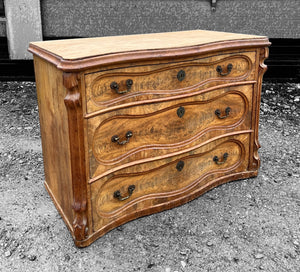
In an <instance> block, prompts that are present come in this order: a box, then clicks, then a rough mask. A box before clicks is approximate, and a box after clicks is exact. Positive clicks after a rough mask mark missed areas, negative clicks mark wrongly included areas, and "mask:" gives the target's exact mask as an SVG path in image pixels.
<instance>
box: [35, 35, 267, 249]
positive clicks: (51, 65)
mask: <svg viewBox="0 0 300 272" xmlns="http://www.w3.org/2000/svg"><path fill="white" fill-rule="evenodd" d="M201 33H202V34H203V33H204V32H201ZM201 33H200V32H198V31H195V32H193V33H190V32H189V33H182V35H186V36H184V37H185V38H186V39H187V40H185V41H180V39H178V38H177V40H178V41H177V42H175V41H174V40H173V39H175V36H176V35H178V33H177V34H176V33H175V34H172V35H169V34H166V37H164V38H162V40H164V39H165V41H166V43H164V42H162V43H158V42H157V41H154V40H153V43H152V44H151V43H150V44H149V46H147V48H146V45H145V44H143V42H142V43H141V44H139V43H138V41H139V40H140V38H141V39H142V40H143V39H144V40H143V41H144V42H145V41H146V40H147V39H148V38H150V37H151V39H152V38H153V37H158V36H155V35H154V36H151V35H150V36H147V37H148V38H145V37H146V36H145V37H144V36H143V37H140V36H136V37H135V38H133V37H127V38H125V37H123V38H120V37H115V38H111V39H104V40H103V39H99V40H101V41H102V42H104V41H106V42H107V43H106V44H105V45H104V46H103V49H96V47H95V46H96V45H97V43H98V42H99V40H98V39H96V40H95V43H94V42H93V41H91V40H83V41H82V43H81V42H80V41H74V46H73V47H72V46H71V47H70V48H69V49H68V48H66V46H67V45H69V44H72V42H71V41H68V42H53V43H45V44H43V43H36V44H31V45H30V49H29V50H30V51H31V52H33V53H34V54H35V56H34V61H35V71H36V81H37V91H38V103H39V114H40V122H41V135H42V145H43V155H44V166H45V177H46V182H45V186H46V189H47V190H48V192H49V194H50V196H51V198H52V200H53V202H54V203H55V206H56V207H57V209H58V211H59V212H60V214H61V215H62V217H63V219H64V220H65V221H66V224H67V226H68V228H69V229H70V231H71V233H72V236H73V238H74V241H75V244H76V245H77V246H79V247H83V246H87V245H89V244H90V243H92V242H93V241H95V239H97V238H99V237H100V236H102V235H104V234H105V233H106V232H107V231H109V230H111V229H113V228H115V227H117V226H119V225H121V224H123V223H125V222H128V221H129V220H133V219H135V218H138V217H140V216H144V215H147V214H151V213H154V212H159V211H162V210H165V209H170V208H172V207H175V206H178V205H181V204H184V203H186V202H188V201H190V200H192V199H194V198H195V197H197V196H199V195H201V194H202V193H204V192H206V191H207V190H210V189H211V188H213V187H215V186H217V185H220V184H222V183H224V182H228V181H232V180H237V179H241V178H248V177H253V176H256V175H257V172H258V168H259V165H260V159H259V156H258V149H259V147H260V145H259V142H258V122H259V105H260V92H261V84H262V76H263V73H264V72H265V70H266V67H265V65H264V64H263V61H264V59H265V58H266V57H267V56H268V49H267V46H268V45H269V42H268V39H267V38H266V37H253V36H252V37H246V36H243V37H241V36H239V35H237V36H235V35H233V36H234V37H233V36H232V35H231V34H228V35H224V36H222V37H221V36H220V35H221V34H216V36H215V37H212V36H211V37H208V38H207V39H205V38H204V37H200V36H201V35H202V34H201ZM205 33H206V32H205ZM198 35H200V36H199V37H198V38H196V39H194V37H196V36H198ZM209 35H213V33H210V34H209ZM162 36H163V34H162ZM159 37H161V36H160V35H159ZM168 37H169V38H168ZM172 37H173V38H172ZM132 39H133V40H134V39H135V43H136V47H131V46H132V44H133V43H132V41H133V40H132ZM181 39H182V37H181ZM220 39H221V40H220ZM223 39H224V40H223ZM117 40H118V41H122V42H124V40H127V41H128V44H127V45H126V44H123V45H122V46H123V47H122V46H121V45H120V46H119V47H118V45H117V46H116V47H115V48H114V49H112V51H111V52H110V51H109V50H111V49H107V48H108V47H106V46H110V47H112V44H114V43H115V42H116V41H117ZM167 40H168V42H167ZM88 41H89V42H91V43H92V45H91V46H90V47H88V45H87V43H88ZM200 41H202V42H201V45H199V44H198V42H200ZM160 42H161V41H160ZM80 44H81V45H80ZM155 44H156V45H158V44H160V46H162V48H156V47H155V46H156V45H155ZM52 46H54V47H53V49H52ZM139 46H141V49H140V50H139V49H138V48H139ZM176 46H177V47H176ZM178 46H181V47H178ZM144 47H145V48H144ZM79 48H80V52H79ZM118 48H119V49H120V48H123V49H124V50H129V51H124V52H118ZM143 48H144V49H143ZM63 49H64V50H66V51H65V52H64V51H63ZM49 50H50V51H49ZM106 50H108V51H106ZM131 50H132V51H131ZM59 52H61V53H59ZM82 52H85V53H84V56H83V55H81V54H83V53H82ZM95 52H97V53H95ZM104 52H106V53H105V54H104ZM57 54H63V56H64V57H66V58H70V59H64V58H62V56H59V55H57ZM94 54H100V55H97V56H95V55H94ZM101 54H103V55H101ZM79 56H82V58H80V59H76V58H77V57H79ZM72 58H74V59H72ZM229 63H232V64H233V70H232V73H229V75H226V76H222V77H221V76H220V77H219V76H218V75H216V65H221V66H222V67H223V68H222V69H223V71H224V73H227V72H226V69H227V66H228V64H229ZM178 70H185V71H186V81H184V80H183V81H178V79H176V77H177V73H178ZM128 77H130V78H131V79H133V81H134V85H133V86H132V90H130V92H128V93H126V94H121V95H120V94H116V93H112V91H111V90H110V89H109V84H110V83H111V81H112V80H113V81H118V83H119V84H120V91H123V90H124V89H123V88H124V81H126V79H128ZM174 79H175V81H174ZM176 80H177V81H176ZM228 107H230V112H227V113H226V108H228ZM183 108H184V114H180V112H179V111H178V110H179V109H180V110H181V111H182V109H183ZM217 109H218V110H219V111H220V114H219V117H225V118H219V117H218V114H216V110H217ZM129 130H130V131H131V132H132V135H133V136H132V137H131V138H130V139H129V141H128V142H127V143H126V144H123V145H118V144H117V143H116V142H112V141H111V139H112V136H114V135H118V136H119V138H120V141H121V142H122V141H123V140H125V138H124V137H125V135H126V132H128V131H129ZM225 153H228V157H224V154H225ZM214 156H217V157H218V161H216V160H214ZM216 162H217V163H216ZM178 163H179V164H178ZM183 164H184V165H183ZM178 165H179V166H178ZM180 165H181V166H180ZM182 165H183V168H182V169H181V168H180V167H182ZM130 185H134V186H135V189H134V191H133V192H132V195H130V194H131V193H129V191H128V188H129V186H130ZM116 191H119V192H120V195H121V197H120V198H122V197H123V198H126V199H124V200H122V201H121V200H120V199H117V198H116V197H115V196H114V193H115V192H116ZM127 196H128V198H127Z"/></svg>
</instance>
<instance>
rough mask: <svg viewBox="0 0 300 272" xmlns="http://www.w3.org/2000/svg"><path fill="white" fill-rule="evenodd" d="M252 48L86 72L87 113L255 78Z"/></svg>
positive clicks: (164, 98)
mask: <svg viewBox="0 0 300 272" xmlns="http://www.w3.org/2000/svg"><path fill="white" fill-rule="evenodd" d="M254 62H255V51H253V52H243V53H231V54H218V55H212V56H207V57H203V58H196V59H192V60H191V59H189V60H185V61H181V62H169V63H160V64H151V65H139V66H131V67H123V68H115V69H110V70H104V71H98V72H94V73H89V74H86V75H85V87H86V105H87V113H91V112H94V111H99V110H100V111H101V110H105V109H106V108H108V107H113V106H120V105H123V106H126V104H127V105H128V104H132V103H135V104H141V103H147V102H150V100H151V102H154V101H163V100H166V99H168V100H169V99H172V98H174V99H175V98H178V96H185V95H188V94H189V93H191V92H194V91H196V90H199V89H203V88H208V87H213V86H217V85H221V84H222V83H227V82H229V81H239V80H245V79H247V80H253V79H255V71H254V70H255V68H254V65H253V64H254Z"/></svg>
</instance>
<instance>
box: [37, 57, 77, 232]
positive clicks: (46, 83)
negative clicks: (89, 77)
mask: <svg viewBox="0 0 300 272" xmlns="http://www.w3.org/2000/svg"><path fill="white" fill-rule="evenodd" d="M34 67H35V77H36V89H37V98H38V107H39V116H40V129H41V137H42V148H43V158H44V171H45V186H46V188H47V190H48V191H51V195H52V196H54V197H55V199H56V202H55V204H56V206H57V207H58V209H60V210H63V211H64V215H63V218H64V220H65V221H66V223H67V226H69V227H70V226H72V221H73V210H72V206H71V205H72V202H73V193H72V176H71V158H70V153H69V138H68V137H67V135H68V119H67V111H66V108H65V105H64V97H65V95H66V90H65V88H64V86H63V84H62V72H61V71H58V70H57V69H56V68H55V67H54V66H53V65H52V64H49V63H48V62H46V61H44V60H42V59H40V58H38V57H35V58H34ZM49 75H51V76H49ZM71 231H73V228H72V227H71Z"/></svg>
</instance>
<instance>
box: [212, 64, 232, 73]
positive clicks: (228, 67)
mask: <svg viewBox="0 0 300 272" xmlns="http://www.w3.org/2000/svg"><path fill="white" fill-rule="evenodd" d="M232 68H233V65H232V64H231V63H229V64H228V65H227V73H223V68H222V67H221V66H220V65H218V66H217V69H216V70H217V72H218V73H219V75H220V76H227V75H229V74H230V72H231V70H232Z"/></svg>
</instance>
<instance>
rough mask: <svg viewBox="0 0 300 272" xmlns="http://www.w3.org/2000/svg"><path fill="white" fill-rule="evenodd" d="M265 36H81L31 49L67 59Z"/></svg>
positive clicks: (195, 32) (206, 33)
mask: <svg viewBox="0 0 300 272" xmlns="http://www.w3.org/2000/svg"><path fill="white" fill-rule="evenodd" d="M262 38H266V37H264V36H256V35H245V34H235V33H227V32H216V31H205V30H192V31H180V32H167V33H151V34H140V35H127V36H111V37H100V38H81V39H68V40H56V41H42V42H31V43H30V45H29V51H30V52H32V53H35V51H36V50H35V49H36V48H37V49H39V50H42V51H44V52H48V53H51V54H53V55H56V56H57V57H59V58H60V59H63V60H78V59H85V58H90V57H95V56H103V55H107V54H112V53H121V52H130V51H140V50H155V49H168V48H180V47H186V46H197V45H204V44H210V43H215V42H223V41H232V40H247V39H248V40H249V39H262Z"/></svg>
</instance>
